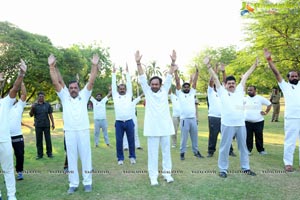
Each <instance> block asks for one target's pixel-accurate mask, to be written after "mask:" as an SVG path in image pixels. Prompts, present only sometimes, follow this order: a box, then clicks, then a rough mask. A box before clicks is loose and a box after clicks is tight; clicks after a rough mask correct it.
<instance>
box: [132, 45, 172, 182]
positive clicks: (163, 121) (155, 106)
mask: <svg viewBox="0 0 300 200" xmlns="http://www.w3.org/2000/svg"><path fill="white" fill-rule="evenodd" d="M141 58H142V56H141V55H140V53H139V51H137V52H136V54H135V60H136V63H137V67H138V72H139V75H140V76H139V80H140V84H141V86H142V89H143V92H144V94H145V98H146V102H147V103H146V106H145V120H144V136H146V137H147V143H148V172H149V178H150V183H151V185H158V181H157V178H158V150H159V145H160V146H161V151H162V175H163V177H164V179H165V180H166V181H167V182H168V183H171V182H173V181H174V179H173V177H172V176H171V170H172V161H171V151H170V136H171V135H173V134H174V127H173V126H172V125H171V124H172V119H171V115H170V109H169V102H168V91H169V89H170V87H171V82H172V73H173V72H174V69H175V68H176V65H175V60H176V53H175V51H173V54H172V56H171V58H172V67H171V69H170V71H169V73H168V74H167V77H166V79H165V81H164V85H162V79H161V78H159V77H157V76H154V77H152V78H151V79H150V81H149V82H150V86H149V85H148V82H147V80H146V75H145V74H144V71H143V69H142V66H141V62H140V61H141Z"/></svg>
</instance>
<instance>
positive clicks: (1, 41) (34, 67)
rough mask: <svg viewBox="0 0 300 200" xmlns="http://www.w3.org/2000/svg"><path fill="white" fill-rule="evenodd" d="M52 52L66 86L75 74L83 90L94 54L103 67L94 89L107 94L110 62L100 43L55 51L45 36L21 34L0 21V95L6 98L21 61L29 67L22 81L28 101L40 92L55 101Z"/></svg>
mask: <svg viewBox="0 0 300 200" xmlns="http://www.w3.org/2000/svg"><path fill="white" fill-rule="evenodd" d="M51 53H52V54H54V55H55V56H56V58H57V66H58V68H59V70H60V72H61V74H62V76H63V79H64V81H65V83H66V84H67V83H68V82H69V81H70V80H76V75H77V74H78V76H79V82H80V85H81V86H82V87H84V85H85V84H86V83H87V81H88V79H89V73H90V70H91V58H92V55H93V54H95V53H97V54H98V55H99V57H100V60H101V64H102V67H101V70H100V72H99V73H98V76H97V79H96V81H95V85H94V90H97V92H102V93H107V92H108V87H109V85H110V75H111V69H110V66H111V61H110V59H109V53H108V49H107V48H103V47H101V44H98V43H94V44H91V45H87V46H83V45H73V46H71V47H69V48H66V49H63V48H56V47H54V46H53V45H52V43H51V41H50V40H49V38H47V37H45V36H41V35H36V34H32V33H29V32H26V31H23V30H21V29H19V28H18V27H16V26H15V25H13V24H11V23H9V22H0V72H4V74H5V76H4V78H5V83H6V84H5V85H4V88H3V90H2V91H1V95H2V96H5V95H7V93H8V92H9V90H10V88H11V87H12V84H13V82H14V80H15V78H16V76H17V73H18V71H19V70H18V68H17V67H16V65H17V64H18V63H19V62H20V59H21V58H22V59H23V60H24V61H25V62H26V64H27V66H28V71H27V73H26V77H25V79H24V82H25V85H26V89H27V97H28V98H27V100H28V101H34V98H35V94H36V93H37V92H38V91H41V90H42V91H46V95H47V100H48V101H54V100H56V99H57V95H56V94H55V91H54V88H53V86H52V83H51V80H50V75H49V69H48V60H47V59H48V56H49V55H50V54H51Z"/></svg>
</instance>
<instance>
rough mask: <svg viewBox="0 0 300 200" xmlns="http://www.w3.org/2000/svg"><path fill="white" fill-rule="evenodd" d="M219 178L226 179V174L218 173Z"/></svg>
mask: <svg viewBox="0 0 300 200" xmlns="http://www.w3.org/2000/svg"><path fill="white" fill-rule="evenodd" d="M219 176H220V177H221V178H227V174H226V173H225V172H220V173H219Z"/></svg>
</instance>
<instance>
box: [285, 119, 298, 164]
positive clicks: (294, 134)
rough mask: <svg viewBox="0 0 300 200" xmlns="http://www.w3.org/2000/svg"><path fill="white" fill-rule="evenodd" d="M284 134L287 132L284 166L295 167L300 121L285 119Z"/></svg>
mask: <svg viewBox="0 0 300 200" xmlns="http://www.w3.org/2000/svg"><path fill="white" fill-rule="evenodd" d="M284 132H285V138H284V152H283V162H284V165H293V160H294V152H295V148H296V142H297V139H298V138H299V136H300V119H285V120H284ZM299 158H300V148H299ZM299 162H300V161H299Z"/></svg>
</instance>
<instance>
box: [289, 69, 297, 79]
mask: <svg viewBox="0 0 300 200" xmlns="http://www.w3.org/2000/svg"><path fill="white" fill-rule="evenodd" d="M291 72H296V73H297V74H298V76H299V72H298V71H296V70H291V71H289V73H288V74H287V75H286V77H287V78H290V74H291Z"/></svg>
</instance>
